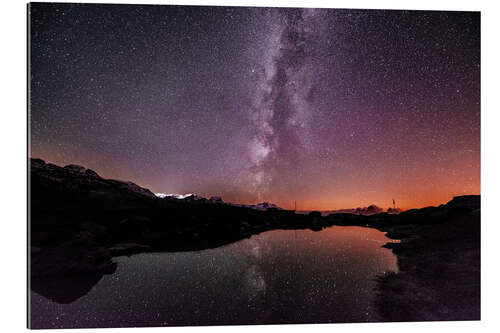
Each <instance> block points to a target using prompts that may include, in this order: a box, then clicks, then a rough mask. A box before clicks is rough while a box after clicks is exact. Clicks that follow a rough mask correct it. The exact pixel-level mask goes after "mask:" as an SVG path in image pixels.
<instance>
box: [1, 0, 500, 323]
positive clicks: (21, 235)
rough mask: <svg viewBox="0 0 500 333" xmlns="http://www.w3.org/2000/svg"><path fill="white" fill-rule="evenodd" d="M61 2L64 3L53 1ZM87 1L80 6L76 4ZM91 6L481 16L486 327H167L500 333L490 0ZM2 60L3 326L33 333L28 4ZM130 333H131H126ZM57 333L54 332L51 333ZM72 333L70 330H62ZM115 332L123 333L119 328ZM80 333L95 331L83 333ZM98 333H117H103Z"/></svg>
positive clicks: (20, 10) (7, 14) (14, 22)
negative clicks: (29, 320) (29, 315)
mask: <svg viewBox="0 0 500 333" xmlns="http://www.w3.org/2000/svg"><path fill="white" fill-rule="evenodd" d="M53 2H61V1H53ZM73 2H81V1H73ZM85 2H92V3H102V2H105V3H141V4H169V3H170V4H199V5H240V6H271V5H272V6H283V7H329V8H332V7H333V8H371V9H426V10H474V11H479V10H480V11H481V12H482V15H481V19H482V28H481V33H482V36H481V37H482V62H481V71H482V82H481V85H482V110H481V113H482V121H481V126H482V140H481V141H482V145H481V150H482V159H481V162H482V163H481V166H482V173H481V181H482V183H481V185H482V186H481V187H482V191H481V192H482V204H483V210H482V318H483V319H482V320H481V321H480V322H434V323H390V324H334V325H325V324H319V325H282V326H275V325H273V326H225V327H214V326H211V327H202V328H199V327H195V328H193V327H181V328H168V329H167V331H169V332H233V331H237V332H254V331H255V330H259V331H267V332H271V331H281V332H285V331H286V332H299V331H300V332H302V331H306V330H315V331H318V332H330V331H331V330H335V331H340V332H347V331H349V332H366V331H369V332H398V333H399V332H400V331H402V330H404V331H405V333H406V332H421V331H423V330H433V329H436V330H445V331H453V332H470V331H472V330H482V331H497V332H498V331H500V330H499V325H498V323H499V320H498V319H497V318H498V317H499V316H500V312H499V310H497V309H498V306H497V303H498V301H497V300H498V296H500V294H499V293H498V290H499V288H498V283H499V282H500V279H499V274H498V273H499V268H498V263H499V260H498V255H500V250H499V247H498V243H499V242H498V241H497V238H498V235H499V234H500V228H499V224H500V220H499V219H498V218H497V215H496V212H495V210H496V208H497V205H498V204H497V202H498V200H499V197H498V192H497V189H498V188H499V186H500V183H499V177H498V174H499V172H500V165H499V164H500V163H499V161H500V158H499V157H498V156H499V154H498V152H499V151H500V150H499V147H498V146H499V144H500V138H499V134H498V133H499V132H500V131H499V130H498V126H499V121H498V120H499V115H498V114H499V112H500V108H499V103H498V98H499V96H498V90H499V88H498V86H499V85H498V83H497V81H498V78H499V77H500V72H499V66H498V65H497V62H498V61H499V59H500V54H499V46H498V45H499V44H500V39H499V37H498V34H499V32H500V27H499V23H498V22H499V21H500V17H499V14H498V13H499V6H498V5H497V4H496V3H495V2H494V1H491V2H487V1H470V0H469V1H459V0H453V1H452V0H450V1H443V0H430V1H427V0H419V1H384V0H378V1H373V0H372V1H369V0H365V1H360V0H347V1H346V0H335V1H326V0H309V1H304V0H300V1H298V0H293V1H292V0H280V1H270V0H232V1H229V0H204V1H199V0H188V1H185V0H184V1H182V0H177V1H160V0H156V1H140V0H133V1H126V0H121V1H113V0H107V1H92V0H89V1H85ZM1 6H2V7H1V11H0V12H1V13H2V18H1V20H0V22H1V25H2V26H1V29H0V32H1V34H2V35H1V39H0V41H1V48H2V52H1V56H2V62H1V64H2V69H3V70H2V74H3V75H2V89H1V90H0V91H1V92H2V95H1V96H2V110H1V112H0V117H1V118H0V124H1V129H0V134H1V140H0V142H1V145H2V146H1V150H0V152H1V156H2V161H1V164H0V165H1V173H0V175H2V182H1V184H2V186H1V189H2V191H1V200H0V202H1V203H2V204H1V206H0V207H1V211H0V212H1V215H0V216H1V222H0V223H1V226H2V228H1V229H0V230H1V231H2V232H1V233H0V235H1V241H0V244H1V251H0V255H1V262H0V265H1V267H2V269H1V273H0V276H1V278H0V279H1V281H0V286H1V289H0V292H1V293H0V295H1V301H0V304H1V308H0V316H1V319H0V326H1V327H2V330H5V332H18V331H24V330H26V328H25V327H26V3H24V2H23V1H2V5H1ZM121 330H123V331H125V330H129V331H130V329H121ZM136 330H138V331H139V332H143V331H144V332H145V331H146V330H147V331H160V330H165V329H162V328H149V329H147V328H141V329H136ZM49 331H51V330H49ZM58 331H59V332H66V331H68V330H58ZM113 331H117V330H116V329H114V330H113ZM78 332H94V331H93V330H88V329H82V330H78ZM99 332H111V329H100V330H99Z"/></svg>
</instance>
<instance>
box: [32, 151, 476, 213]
mask: <svg viewBox="0 0 500 333" xmlns="http://www.w3.org/2000/svg"><path fill="white" fill-rule="evenodd" d="M29 157H30V158H32V159H42V160H44V161H45V163H51V164H55V165H57V166H59V167H64V166H67V165H71V164H73V165H79V166H82V167H84V168H87V167H86V166H85V165H80V164H77V163H63V164H57V163H53V162H51V161H48V160H45V159H43V158H40V157H34V156H29ZM87 169H89V168H87ZM91 170H92V171H95V172H97V174H98V175H99V176H100V177H102V178H106V179H111V178H107V177H103V176H102V175H101V173H100V172H99V171H98V170H93V169H91ZM116 180H119V181H125V182H126V181H131V180H129V179H116ZM132 182H133V181H132ZM133 183H134V184H136V185H138V186H140V187H142V188H145V189H147V190H149V191H150V192H152V193H153V194H154V195H155V196H157V197H158V198H161V197H160V196H159V194H162V195H167V196H170V195H197V196H199V193H193V192H187V193H166V192H154V191H152V190H151V189H149V188H147V187H144V186H142V185H141V184H138V183H135V182H133ZM468 195H479V196H480V195H481V194H480V193H464V194H457V195H453V196H451V197H450V198H449V199H448V200H446V201H444V202H441V203H437V204H434V205H425V206H422V207H400V206H399V205H398V204H397V200H396V207H395V208H396V209H399V210H401V211H402V212H403V211H407V210H410V209H420V208H425V207H430V206H439V205H441V204H446V203H447V202H449V201H450V200H452V199H453V198H455V197H459V196H468ZM201 197H203V198H205V199H209V198H210V197H220V198H221V199H222V200H223V201H224V203H226V204H228V203H229V204H239V205H255V204H260V203H271V204H276V203H274V202H270V201H259V202H236V201H226V200H224V197H222V196H218V195H217V194H209V195H202V196H201ZM391 200H392V199H391ZM391 202H392V201H391ZM371 205H374V206H376V207H377V208H381V209H382V210H383V212H386V211H388V210H389V209H390V208H393V207H390V206H389V207H387V208H385V206H380V205H377V204H374V203H371V204H367V205H364V206H363V205H357V206H351V207H339V208H326V209H317V208H316V209H314V208H313V209H297V210H296V211H297V212H311V211H320V212H328V211H341V210H351V209H358V208H361V209H363V208H368V207H369V206H371ZM277 206H278V207H280V208H283V209H286V210H294V206H295V203H292V204H291V207H287V206H280V205H277ZM297 207H298V208H300V206H299V204H298V203H297Z"/></svg>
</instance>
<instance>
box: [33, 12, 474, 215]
mask: <svg viewBox="0 0 500 333" xmlns="http://www.w3.org/2000/svg"><path fill="white" fill-rule="evenodd" d="M29 22H30V32H31V34H30V51H31V53H30V62H31V64H30V65H31V66H30V70H31V71H30V131H31V133H30V134H31V137H30V155H31V156H34V157H41V158H43V159H46V160H47V161H49V162H53V163H56V164H63V165H64V164H69V163H76V164H81V165H84V166H86V167H89V168H91V169H94V170H96V171H97V172H98V173H99V174H100V175H101V176H103V177H108V178H116V179H124V180H131V181H133V182H135V183H137V184H139V185H141V186H144V187H147V188H150V189H151V190H152V191H154V192H162V193H197V194H199V195H203V196H211V195H221V196H222V197H223V198H224V200H226V201H233V202H241V203H256V202H257V201H271V202H274V203H276V204H278V205H280V206H283V207H286V208H291V207H293V203H294V201H295V200H296V201H297V202H298V205H299V208H302V209H336V208H350V207H358V206H368V205H370V204H377V205H379V206H381V207H388V206H389V205H392V198H395V199H396V201H397V203H398V205H400V206H401V207H402V208H410V207H422V206H425V205H435V204H440V203H442V202H445V201H447V200H449V199H451V197H452V196H454V195H461V194H477V193H479V191H480V47H479V46H480V42H479V40H480V38H479V34H480V31H479V13H474V12H432V11H380V10H377V11H375V10H335V9H293V8H239V7H188V6H144V5H84V4H32V5H31V8H30V20H29Z"/></svg>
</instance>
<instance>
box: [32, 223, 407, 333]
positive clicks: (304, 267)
mask: <svg viewBox="0 0 500 333" xmlns="http://www.w3.org/2000/svg"><path fill="white" fill-rule="evenodd" d="M389 241H391V240H390V239H388V238H386V237H385V236H384V233H382V232H380V231H378V230H375V229H371V228H362V227H337V226H334V227H330V228H327V229H323V230H322V231H319V232H314V231H310V230H296V231H295V230H274V231H268V232H265V233H262V234H260V235H255V236H252V237H251V238H249V239H245V240H242V241H239V242H236V243H233V244H230V245H226V246H222V247H219V248H216V249H208V250H203V251H195V252H177V253H145V254H137V255H133V256H131V257H126V256H123V257H117V258H115V259H114V260H115V261H116V262H117V263H118V267H117V270H116V272H115V273H114V274H112V275H105V276H103V277H102V278H100V279H98V281H92V283H91V284H90V285H89V287H88V289H89V291H88V292H87V291H85V294H84V295H83V296H81V297H79V298H78V299H76V300H71V302H70V303H68V304H62V303H59V302H57V301H54V300H50V299H49V298H46V297H44V296H41V295H39V294H38V293H36V292H34V291H31V315H30V317H31V325H32V327H33V328H56V327H60V328H70V327H123V326H176V325H223V324H266V323H326V322H367V321H376V320H377V319H378V317H377V313H376V309H375V307H374V304H373V301H374V296H375V292H374V290H373V289H374V287H375V285H376V283H375V281H374V278H375V277H376V276H377V275H380V274H384V273H386V272H389V271H397V260H396V257H395V256H394V255H393V254H392V252H391V251H390V250H388V249H385V248H382V247H381V245H383V244H385V243H386V242H389ZM53 283H54V284H56V286H57V288H58V291H59V292H60V293H63V294H64V291H65V288H73V287H74V284H75V283H80V282H77V281H73V282H71V281H70V283H68V281H66V282H65V283H63V282H61V283H58V282H57V281H53ZM72 284H73V286H72ZM68 290H69V289H68Z"/></svg>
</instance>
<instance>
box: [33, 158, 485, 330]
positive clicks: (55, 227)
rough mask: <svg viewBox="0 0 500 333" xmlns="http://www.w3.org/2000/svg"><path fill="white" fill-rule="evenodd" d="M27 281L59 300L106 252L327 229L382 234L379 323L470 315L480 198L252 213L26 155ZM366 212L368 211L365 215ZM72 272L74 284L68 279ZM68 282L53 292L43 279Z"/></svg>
mask: <svg viewBox="0 0 500 333" xmlns="http://www.w3.org/2000/svg"><path fill="white" fill-rule="evenodd" d="M29 170H30V178H29V198H30V201H29V204H30V206H29V209H30V214H29V229H30V243H29V245H30V251H29V264H30V286H31V289H32V290H34V291H36V292H37V293H39V294H41V295H43V296H45V297H47V298H49V299H52V300H54V301H55V302H59V303H69V302H72V301H74V300H75V299H78V298H79V297H81V296H83V295H85V294H86V293H87V292H88V291H89V290H90V289H91V288H92V286H93V285H94V284H95V283H97V282H98V281H99V279H100V278H101V277H102V275H103V274H110V273H113V272H114V270H115V269H116V264H115V263H114V262H113V256H118V255H132V254H134V253H138V252H145V251H187V250H201V249H206V248H214V247H217V246H221V245H224V244H228V243H231V242H234V241H237V240H240V239H243V238H247V237H250V236H252V235H254V234H258V233H261V232H264V231H267V230H273V229H305V228H309V229H312V230H316V231H317V230H321V229H322V228H325V227H328V226H332V225H344V226H364V227H372V228H376V229H379V230H381V231H385V232H387V234H386V235H387V236H388V237H389V238H394V239H400V240H401V242H400V243H388V244H386V245H385V246H386V247H388V248H391V249H392V251H393V252H394V253H395V254H396V255H397V256H398V266H399V272H398V273H396V274H390V275H386V276H381V277H380V278H379V281H378V289H377V292H378V294H377V295H378V296H377V305H378V308H379V310H380V314H381V316H382V319H383V320H386V321H422V320H473V319H479V316H480V304H479V299H480V296H479V295H480V293H479V283H480V270H479V264H480V260H479V259H480V254H479V251H480V242H479V235H480V197H479V196H477V195H471V196H460V197H455V198H453V200H451V201H450V202H448V203H447V204H444V205H440V206H439V207H426V208H422V209H412V210H409V211H405V212H402V213H399V214H389V213H387V212H384V213H376V212H375V214H370V215H359V214H352V213H333V214H329V215H327V216H322V214H321V213H320V212H310V213H309V214H295V212H294V211H289V210H279V209H267V210H263V211H261V210H257V209H252V208H249V207H238V206H234V205H230V204H225V203H223V202H222V200H220V201H219V200H177V199H172V198H168V197H165V198H158V197H156V196H155V195H154V194H153V193H152V192H151V191H149V190H148V189H144V188H142V187H140V186H138V185H136V184H134V183H131V182H123V181H118V180H112V179H104V178H102V177H100V176H99V175H98V174H97V173H96V172H94V171H92V170H90V169H86V168H84V167H81V166H77V165H68V166H66V167H60V166H56V165H54V164H50V163H45V162H44V161H42V160H40V159H30V160H29ZM373 210H374V209H372V211H373ZM77 276H78V277H79V279H80V280H82V281H80V282H78V281H77V280H75V279H73V278H75V277H77ZM56 277H57V280H58V281H61V279H63V280H65V281H74V284H73V287H72V288H71V290H72V292H71V293H69V294H68V293H67V292H66V293H61V292H60V289H58V287H57V284H55V283H54V280H53V278H56Z"/></svg>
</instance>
